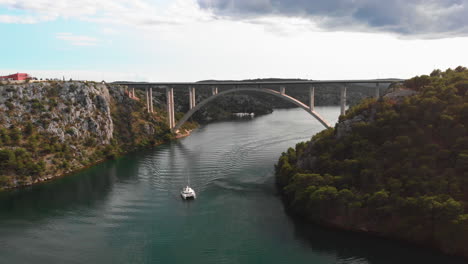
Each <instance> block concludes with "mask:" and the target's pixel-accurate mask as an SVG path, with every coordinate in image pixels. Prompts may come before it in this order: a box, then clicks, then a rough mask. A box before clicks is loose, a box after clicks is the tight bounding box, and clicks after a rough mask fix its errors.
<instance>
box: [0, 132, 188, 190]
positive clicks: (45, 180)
mask: <svg viewBox="0 0 468 264" xmlns="http://www.w3.org/2000/svg"><path fill="white" fill-rule="evenodd" d="M193 130H195V129H191V130H186V132H185V133H183V134H175V137H174V139H173V140H169V141H163V142H160V143H157V144H154V145H151V146H145V147H144V148H136V149H133V150H130V151H126V152H123V153H122V154H121V155H119V156H118V157H122V156H126V155H128V154H130V153H132V152H133V151H138V150H141V149H148V148H150V147H151V148H153V147H158V146H160V145H163V144H165V143H169V142H171V141H175V140H179V139H182V138H186V137H188V136H190V135H191V134H192V131H193ZM109 160H112V158H104V159H101V160H98V161H96V162H93V163H92V164H89V165H86V166H83V167H80V168H77V169H74V170H72V171H69V172H66V173H63V174H59V175H56V176H50V175H49V176H45V177H43V178H40V179H36V180H34V181H33V182H28V183H25V184H19V185H16V186H11V187H3V188H1V189H0V193H2V192H8V191H14V190H20V189H25V188H28V187H33V186H36V185H40V184H45V183H48V182H51V181H54V180H58V179H61V178H64V177H67V176H70V175H72V174H76V173H79V172H81V171H83V170H86V169H89V168H92V167H94V166H97V165H99V164H101V163H103V162H106V161H109Z"/></svg>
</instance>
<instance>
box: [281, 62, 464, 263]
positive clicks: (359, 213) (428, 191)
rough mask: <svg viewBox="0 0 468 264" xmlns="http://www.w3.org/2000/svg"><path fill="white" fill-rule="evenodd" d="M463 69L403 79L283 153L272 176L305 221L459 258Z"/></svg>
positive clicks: (461, 238)
mask: <svg viewBox="0 0 468 264" xmlns="http://www.w3.org/2000/svg"><path fill="white" fill-rule="evenodd" d="M467 126H468V70H467V69H466V68H464V67H458V68H457V69H455V70H450V69H449V70H447V71H445V72H441V71H434V72H433V73H431V75H430V76H420V77H415V78H413V79H411V80H408V81H407V82H406V83H405V85H404V87H403V88H400V89H399V90H396V91H394V92H393V93H391V94H388V95H386V96H385V97H384V98H382V99H381V100H379V101H375V100H372V99H370V100H366V101H364V102H363V103H361V104H360V105H358V106H356V107H354V108H352V109H351V110H350V111H349V112H348V113H347V114H346V116H344V117H341V118H340V122H339V123H338V124H337V125H336V127H335V128H334V129H329V130H325V131H323V132H321V133H319V134H317V135H316V136H314V137H313V138H312V140H311V141H310V142H305V143H300V144H297V146H296V148H295V149H293V148H290V149H289V150H288V151H287V153H283V154H282V156H281V158H280V160H279V162H278V165H277V168H276V169H277V181H278V185H279V187H280V188H281V190H282V193H283V194H284V197H285V200H286V203H287V205H288V207H289V208H291V209H292V211H294V212H295V213H297V214H301V215H303V216H306V217H307V218H308V219H310V220H311V222H315V223H322V224H326V225H331V226H335V227H339V228H343V229H348V230H355V231H361V232H368V233H373V234H378V235H380V236H385V237H391V238H396V239H402V240H407V241H412V242H415V243H419V244H424V245H428V246H431V247H436V248H439V249H441V250H442V251H444V252H446V253H450V254H459V255H463V256H465V257H468V214H467V212H468V127H467Z"/></svg>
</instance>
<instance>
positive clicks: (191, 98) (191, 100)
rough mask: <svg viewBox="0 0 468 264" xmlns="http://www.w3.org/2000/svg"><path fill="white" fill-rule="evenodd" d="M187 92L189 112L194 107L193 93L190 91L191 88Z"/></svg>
mask: <svg viewBox="0 0 468 264" xmlns="http://www.w3.org/2000/svg"><path fill="white" fill-rule="evenodd" d="M188 92H189V110H191V109H192V108H193V107H194V105H193V93H192V92H193V91H192V87H191V86H190V87H189V88H188Z"/></svg>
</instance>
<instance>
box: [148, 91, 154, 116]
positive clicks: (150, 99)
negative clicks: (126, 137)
mask: <svg viewBox="0 0 468 264" xmlns="http://www.w3.org/2000/svg"><path fill="white" fill-rule="evenodd" d="M149 112H150V113H153V112H154V109H153V87H150V88H149Z"/></svg>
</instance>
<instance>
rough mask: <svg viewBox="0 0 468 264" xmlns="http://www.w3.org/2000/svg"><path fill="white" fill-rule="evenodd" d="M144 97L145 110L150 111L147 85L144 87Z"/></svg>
mask: <svg viewBox="0 0 468 264" xmlns="http://www.w3.org/2000/svg"><path fill="white" fill-rule="evenodd" d="M145 98H146V111H148V113H151V112H150V103H149V89H148V87H146V88H145Z"/></svg>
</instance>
